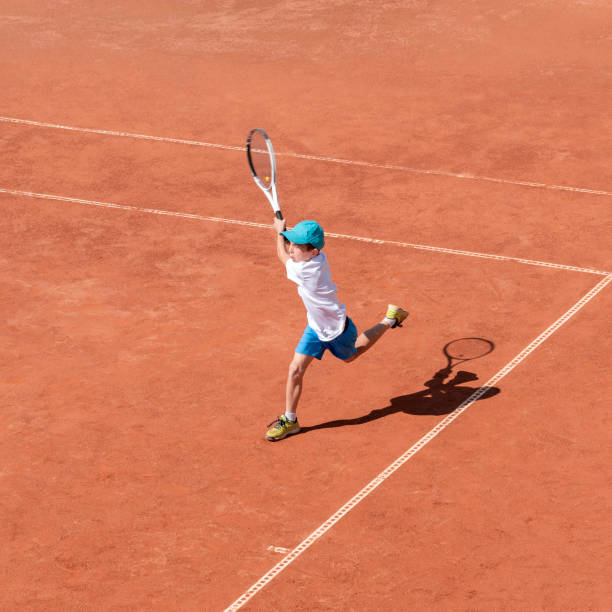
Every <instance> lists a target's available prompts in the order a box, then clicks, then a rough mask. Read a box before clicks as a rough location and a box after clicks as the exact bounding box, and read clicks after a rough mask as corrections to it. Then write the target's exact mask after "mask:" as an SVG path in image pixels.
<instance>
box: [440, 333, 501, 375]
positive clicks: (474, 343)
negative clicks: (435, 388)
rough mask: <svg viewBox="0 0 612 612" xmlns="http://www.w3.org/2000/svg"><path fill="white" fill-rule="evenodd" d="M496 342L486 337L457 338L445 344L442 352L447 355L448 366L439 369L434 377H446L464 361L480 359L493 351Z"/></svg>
mask: <svg viewBox="0 0 612 612" xmlns="http://www.w3.org/2000/svg"><path fill="white" fill-rule="evenodd" d="M494 349H495V344H493V342H491V341H490V340H487V339H486V338H457V339H456V340H451V341H450V342H447V343H446V344H445V345H444V348H443V349H442V352H443V353H444V356H445V357H446V366H445V367H444V368H442V369H441V370H438V371H437V372H436V373H435V374H434V376H433V378H434V379H440V378H446V377H447V376H449V375H450V373H451V372H452V371H453V370H454V369H455V368H456V367H457V366H458V365H459V364H462V363H465V362H466V361H473V360H474V359H480V358H481V357H484V356H486V355H488V354H489V353H491V352H493V350H494Z"/></svg>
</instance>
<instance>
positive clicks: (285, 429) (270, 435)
mask: <svg viewBox="0 0 612 612" xmlns="http://www.w3.org/2000/svg"><path fill="white" fill-rule="evenodd" d="M271 425H274V427H272V429H268V431H267V433H266V439H268V440H270V442H277V441H278V440H282V439H283V438H286V437H287V436H290V435H292V434H296V433H297V432H298V431H300V424H299V423H298V422H297V419H296V420H295V421H290V420H289V419H288V418H287V417H286V416H285V415H284V414H281V415H280V416H279V417H278V419H276V421H272V423H269V424H268V427H270V426H271Z"/></svg>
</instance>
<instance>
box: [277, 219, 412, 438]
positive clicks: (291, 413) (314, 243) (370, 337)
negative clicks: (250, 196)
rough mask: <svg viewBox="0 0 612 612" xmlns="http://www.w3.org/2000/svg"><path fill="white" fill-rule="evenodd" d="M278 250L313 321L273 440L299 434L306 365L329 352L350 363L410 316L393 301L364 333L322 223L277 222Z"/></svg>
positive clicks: (293, 364) (300, 345)
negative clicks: (332, 262)
mask: <svg viewBox="0 0 612 612" xmlns="http://www.w3.org/2000/svg"><path fill="white" fill-rule="evenodd" d="M274 229H275V231H276V233H277V236H276V252H277V254H278V258H279V259H280V260H281V262H282V263H283V264H284V266H285V268H286V269H287V278H288V279H289V280H291V281H293V282H294V283H296V284H297V286H298V293H299V294H300V297H301V298H302V301H303V302H304V306H306V313H307V319H308V325H307V326H306V329H305V330H304V334H303V335H302V339H301V340H300V341H299V343H298V345H297V347H296V349H295V355H294V357H293V360H292V361H291V365H290V366H289V375H288V377H287V390H286V398H285V400H286V402H285V414H283V415H281V416H279V417H278V419H276V421H274V422H273V423H270V424H269V425H268V427H271V429H269V430H268V432H267V433H266V438H267V439H268V440H270V441H272V442H276V441H277V440H282V439H283V438H286V437H287V436H290V435H292V434H296V433H298V431H300V425H299V423H298V419H297V406H298V402H299V399H300V395H301V394H302V382H303V380H304V374H305V373H306V369H307V368H308V366H309V365H310V364H311V362H312V360H313V359H321V357H323V353H324V352H325V351H326V350H329V351H330V352H331V354H332V355H334V356H335V357H337V358H338V359H341V360H342V361H344V362H345V363H349V362H351V361H354V360H355V359H357V357H360V356H361V355H363V354H364V353H365V352H366V351H367V350H369V349H370V348H372V346H374V344H375V343H376V342H378V340H379V339H380V338H381V337H382V335H383V334H384V333H385V332H386V331H387V330H388V329H390V328H394V327H397V326H401V323H402V321H403V320H404V319H405V318H406V317H407V316H408V313H407V312H406V311H405V310H402V309H401V308H399V306H394V305H392V304H389V307H388V309H387V313H386V315H385V317H384V319H383V320H382V321H381V322H380V323H378V324H376V325H375V326H374V327H371V328H370V329H368V330H366V331H365V332H363V333H362V334H360V335H359V336H358V335H357V328H356V327H355V324H354V323H353V321H351V319H350V318H349V317H347V316H346V307H345V305H344V304H340V302H339V301H338V296H337V295H336V285H334V283H333V282H332V278H331V273H330V269H329V264H328V263H327V257H326V256H325V254H324V253H322V252H321V249H322V248H323V245H324V244H325V236H324V233H323V229H322V228H321V226H320V225H319V224H318V223H317V222H316V221H302V222H301V223H298V224H297V225H296V226H295V227H294V228H293V229H292V230H287V225H286V222H285V220H284V219H275V220H274Z"/></svg>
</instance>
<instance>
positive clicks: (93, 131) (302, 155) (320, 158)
mask: <svg viewBox="0 0 612 612" xmlns="http://www.w3.org/2000/svg"><path fill="white" fill-rule="evenodd" d="M0 122H4V123H17V124H21V125H31V126H35V127H43V128H51V129H55V130H68V131H71V132H84V133H87V134H103V135H105V136H121V137H124V138H139V139H143V140H156V141H161V142H171V143H175V144H185V145H191V146H197V147H210V148H214V149H225V150H228V151H245V150H246V149H245V147H238V146H232V145H222V144H216V143H212V142H203V141H199V140H188V139H184V138H169V137H165V136H151V135H148V134H136V133H133V132H119V131H114V130H102V129H96V128H82V127H76V126H70V125H61V124H58V123H45V122H42V121H31V120H29V119H19V118H16V117H2V116H0ZM276 155H277V156H285V157H295V158H297V159H309V160H312V161H322V162H328V163H333V164H344V165H350V166H365V167H368V168H382V169H385V170H399V171H403V172H412V173H414V174H426V175H433V176H445V177H451V178H457V179H467V180H472V181H486V182H490V183H503V184H507V185H518V186H521V187H531V188H537V189H549V190H554V191H570V192H574V193H585V194H591V195H603V196H612V191H604V190H601V189H588V188H586V187H572V186H570V185H549V184H547V183H538V182H535V181H523V180H519V179H502V178H496V177H492V176H483V175H478V174H472V173H470V172H449V171H446V170H426V169H422V168H412V167H410V166H398V165H394V164H377V163H373V162H366V161H353V160H350V159H343V158H338V157H325V156H322V155H308V154H306V153H289V152H276Z"/></svg>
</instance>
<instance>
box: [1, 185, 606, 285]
mask: <svg viewBox="0 0 612 612" xmlns="http://www.w3.org/2000/svg"><path fill="white" fill-rule="evenodd" d="M0 193H6V194H9V195H15V196H21V197H30V198H40V199H43V200H58V201H61V202H74V203H76V204H85V205H88V206H100V207H103V208H116V209H119V210H127V211H131V212H140V213H148V214H153V215H166V216H170V217H182V218H185V219H197V220H199V221H212V222H214V223H229V224H232V225H244V226H248V227H261V228H265V229H270V224H266V223H254V222H252V221H240V220H238V219H224V218H222V217H206V216H204V215H195V214H191V213H183V212H174V211H171V210H159V209H155V208H141V207H139V206H130V205H128V204H115V203H113V202H99V201H97V200H84V199H82V198H71V197H67V196H58V195H52V194H48V193H35V192H32V191H20V190H17V189H2V188H0ZM325 235H326V236H329V237H332V238H344V239H346V240H355V241H358V242H369V243H371V244H386V245H391V246H397V247H404V248H410V249H417V250H421V251H433V252H435V253H446V254H448V255H463V256H467V257H479V258H481V259H493V260H496V261H508V262H515V263H521V264H527V265H530V266H541V267H545V268H555V269H557V270H566V271H569V272H584V273H586V274H597V275H599V276H606V275H607V274H610V272H606V271H603V270H593V269H591V268H580V267H578V266H568V265H564V264H556V263H551V262H547V261H536V260H534V259H523V258H521V257H509V256H506V255H492V254H489V253H477V252H474V251H462V250H459V249H447V248H444V247H436V246H429V245H424V244H413V243H410V242H400V241H398V240H380V239H378V238H366V237H362V236H351V235H349V234H336V233H333V232H326V233H325Z"/></svg>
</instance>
